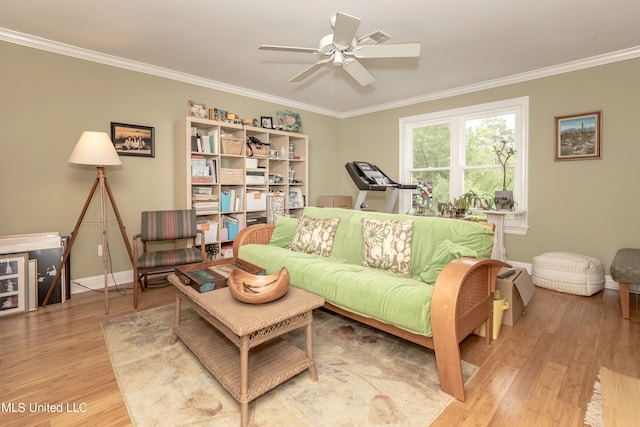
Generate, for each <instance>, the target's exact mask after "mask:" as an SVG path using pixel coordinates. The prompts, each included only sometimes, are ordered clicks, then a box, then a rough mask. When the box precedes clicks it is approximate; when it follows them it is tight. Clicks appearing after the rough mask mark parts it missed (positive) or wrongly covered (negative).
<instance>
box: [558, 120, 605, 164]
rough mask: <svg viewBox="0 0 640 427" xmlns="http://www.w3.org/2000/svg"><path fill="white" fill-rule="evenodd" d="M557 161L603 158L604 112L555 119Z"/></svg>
mask: <svg viewBox="0 0 640 427" xmlns="http://www.w3.org/2000/svg"><path fill="white" fill-rule="evenodd" d="M554 151H555V160H556V161H561V160H585V159H600V158H602V112H601V111H594V112H590V113H582V114H572V115H568V116H557V117H555V150H554Z"/></svg>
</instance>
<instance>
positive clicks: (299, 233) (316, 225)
mask: <svg viewBox="0 0 640 427" xmlns="http://www.w3.org/2000/svg"><path fill="white" fill-rule="evenodd" d="M338 222H340V218H327V219H320V218H314V217H311V216H308V215H302V216H301V217H300V219H299V220H298V227H297V228H296V234H295V235H294V236H293V241H292V242H291V244H290V245H289V249H291V250H292V251H295V252H305V253H308V254H314V255H320V256H329V255H331V247H332V246H333V238H334V237H335V235H336V228H338Z"/></svg>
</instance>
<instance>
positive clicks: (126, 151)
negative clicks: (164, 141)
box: [111, 122, 156, 157]
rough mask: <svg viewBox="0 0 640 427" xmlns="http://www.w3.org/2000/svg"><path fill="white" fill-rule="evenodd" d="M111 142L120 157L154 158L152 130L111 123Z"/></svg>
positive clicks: (145, 127)
mask: <svg viewBox="0 0 640 427" xmlns="http://www.w3.org/2000/svg"><path fill="white" fill-rule="evenodd" d="M111 140H112V141H113V145H114V146H115V147H116V151H117V152H118V154H119V155H121V156H141V157H155V155H156V154H155V136H154V129H153V128H152V127H149V126H139V125H128V124H125V123H114V122H111Z"/></svg>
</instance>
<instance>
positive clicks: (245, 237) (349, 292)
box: [234, 207, 505, 401]
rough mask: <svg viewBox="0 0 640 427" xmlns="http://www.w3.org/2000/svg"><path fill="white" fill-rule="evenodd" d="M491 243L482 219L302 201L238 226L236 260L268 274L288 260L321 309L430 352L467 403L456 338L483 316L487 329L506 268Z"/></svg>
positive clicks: (450, 388)
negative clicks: (266, 220) (290, 213)
mask: <svg viewBox="0 0 640 427" xmlns="http://www.w3.org/2000/svg"><path fill="white" fill-rule="evenodd" d="M492 245H493V229H492V227H491V226H490V225H489V224H484V225H482V224H478V223H473V222H469V221H461V220H455V219H445V218H436V217H418V216H407V215H395V214H386V213H377V212H363V211H356V210H347V209H334V208H318V207H306V208H305V209H304V214H303V215H302V216H301V217H300V218H286V217H277V220H276V223H275V224H265V225H255V226H251V227H247V228H245V229H244V230H242V231H241V232H240V233H239V234H238V236H237V237H236V239H235V241H234V256H237V257H239V258H242V259H244V260H246V261H249V262H251V263H253V264H256V265H260V266H261V267H263V268H265V269H266V271H267V273H268V274H271V273H274V272H276V271H278V270H279V269H280V268H281V267H283V266H285V267H287V269H288V270H289V274H290V277H291V285H292V286H296V287H298V288H301V289H304V290H306V291H308V292H311V293H314V294H317V295H320V296H322V297H323V298H324V299H325V301H326V303H325V308H327V309H329V310H331V311H334V312H337V313H340V314H342V315H345V316H347V317H350V318H353V319H356V320H358V321H360V322H363V323H365V324H368V325H370V326H374V327H376V328H378V329H381V330H384V331H386V332H389V333H392V334H394V335H397V336H399V337H402V338H404V339H407V340H410V341H412V342H415V343H417V344H420V345H423V346H426V347H428V348H431V349H433V350H434V352H435V356H436V363H437V365H438V373H439V376H440V384H441V387H442V389H443V390H444V391H445V392H447V393H449V394H451V395H453V396H454V397H455V398H457V399H459V400H462V401H464V399H465V396H464V383H463V379H462V370H461V364H460V349H459V344H460V341H462V340H463V339H464V338H465V337H466V336H467V335H469V334H470V333H472V332H473V331H474V330H475V329H476V328H478V327H479V326H480V325H481V324H482V323H483V322H486V323H485V324H486V328H487V329H486V330H489V331H490V330H492V321H493V316H492V309H493V303H492V299H493V292H494V291H495V280H496V275H497V273H498V271H499V270H500V268H502V267H503V266H504V265H505V264H504V263H502V262H500V261H497V260H492V259H489V256H490V254H491V249H492ZM486 335H487V337H486V342H487V343H490V342H491V334H486Z"/></svg>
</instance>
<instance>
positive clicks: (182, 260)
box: [137, 248, 203, 268]
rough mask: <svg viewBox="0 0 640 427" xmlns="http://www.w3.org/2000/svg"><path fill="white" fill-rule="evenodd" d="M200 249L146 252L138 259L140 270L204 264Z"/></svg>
mask: <svg viewBox="0 0 640 427" xmlns="http://www.w3.org/2000/svg"><path fill="white" fill-rule="evenodd" d="M202 261H203V259H202V254H201V252H200V249H199V248H186V249H171V250H166V251H155V252H145V253H144V254H142V255H141V256H140V258H138V263H137V264H138V268H150V267H163V266H171V265H180V264H191V263H194V262H202Z"/></svg>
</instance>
